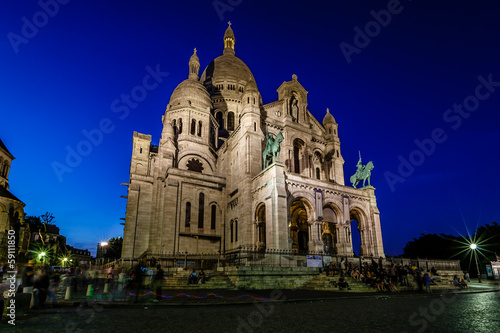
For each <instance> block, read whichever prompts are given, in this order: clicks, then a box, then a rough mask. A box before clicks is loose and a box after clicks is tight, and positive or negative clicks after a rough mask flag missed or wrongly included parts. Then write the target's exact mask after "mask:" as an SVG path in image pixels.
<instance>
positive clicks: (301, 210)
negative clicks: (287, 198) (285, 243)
mask: <svg viewBox="0 0 500 333" xmlns="http://www.w3.org/2000/svg"><path fill="white" fill-rule="evenodd" d="M290 217H291V220H290V223H289V227H290V238H291V240H292V249H293V251H294V252H307V251H308V250H309V246H308V243H309V224H308V223H307V210H306V206H305V205H304V202H302V201H301V200H300V199H296V200H294V201H293V202H292V204H291V206H290Z"/></svg>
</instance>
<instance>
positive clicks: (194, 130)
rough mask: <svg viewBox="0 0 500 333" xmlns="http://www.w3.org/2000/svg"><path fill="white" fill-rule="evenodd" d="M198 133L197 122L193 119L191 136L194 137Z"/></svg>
mask: <svg viewBox="0 0 500 333" xmlns="http://www.w3.org/2000/svg"><path fill="white" fill-rule="evenodd" d="M194 133H196V120H194V119H192V120H191V135H194Z"/></svg>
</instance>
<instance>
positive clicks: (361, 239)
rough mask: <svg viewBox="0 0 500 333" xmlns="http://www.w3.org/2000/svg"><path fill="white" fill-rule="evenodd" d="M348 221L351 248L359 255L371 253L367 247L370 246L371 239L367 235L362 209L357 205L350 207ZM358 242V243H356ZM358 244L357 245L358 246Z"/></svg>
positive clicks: (365, 220) (365, 219)
mask: <svg viewBox="0 0 500 333" xmlns="http://www.w3.org/2000/svg"><path fill="white" fill-rule="evenodd" d="M349 223H350V225H349V226H350V231H351V235H350V236H351V239H350V241H351V244H352V250H353V251H354V252H355V253H358V254H359V255H360V256H369V255H371V253H370V252H373V251H369V248H370V247H371V245H370V244H371V241H370V239H369V238H370V237H369V232H368V229H367V227H366V226H367V218H366V214H365V213H364V211H363V209H361V208H360V207H357V206H353V207H351V209H350V211H349ZM353 227H354V228H353ZM358 244H359V245H358ZM358 246H359V247H358Z"/></svg>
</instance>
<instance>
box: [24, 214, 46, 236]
mask: <svg viewBox="0 0 500 333" xmlns="http://www.w3.org/2000/svg"><path fill="white" fill-rule="evenodd" d="M24 221H25V222H26V223H28V224H29V226H30V231H31V232H38V230H40V229H42V228H43V223H42V220H41V219H40V217H39V216H25V217H24Z"/></svg>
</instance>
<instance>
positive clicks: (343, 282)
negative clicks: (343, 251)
mask: <svg viewBox="0 0 500 333" xmlns="http://www.w3.org/2000/svg"><path fill="white" fill-rule="evenodd" d="M338 285H339V289H340V290H344V288H347V290H351V288H349V283H347V282H346V280H345V279H344V278H343V277H341V278H339V283H338Z"/></svg>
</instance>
